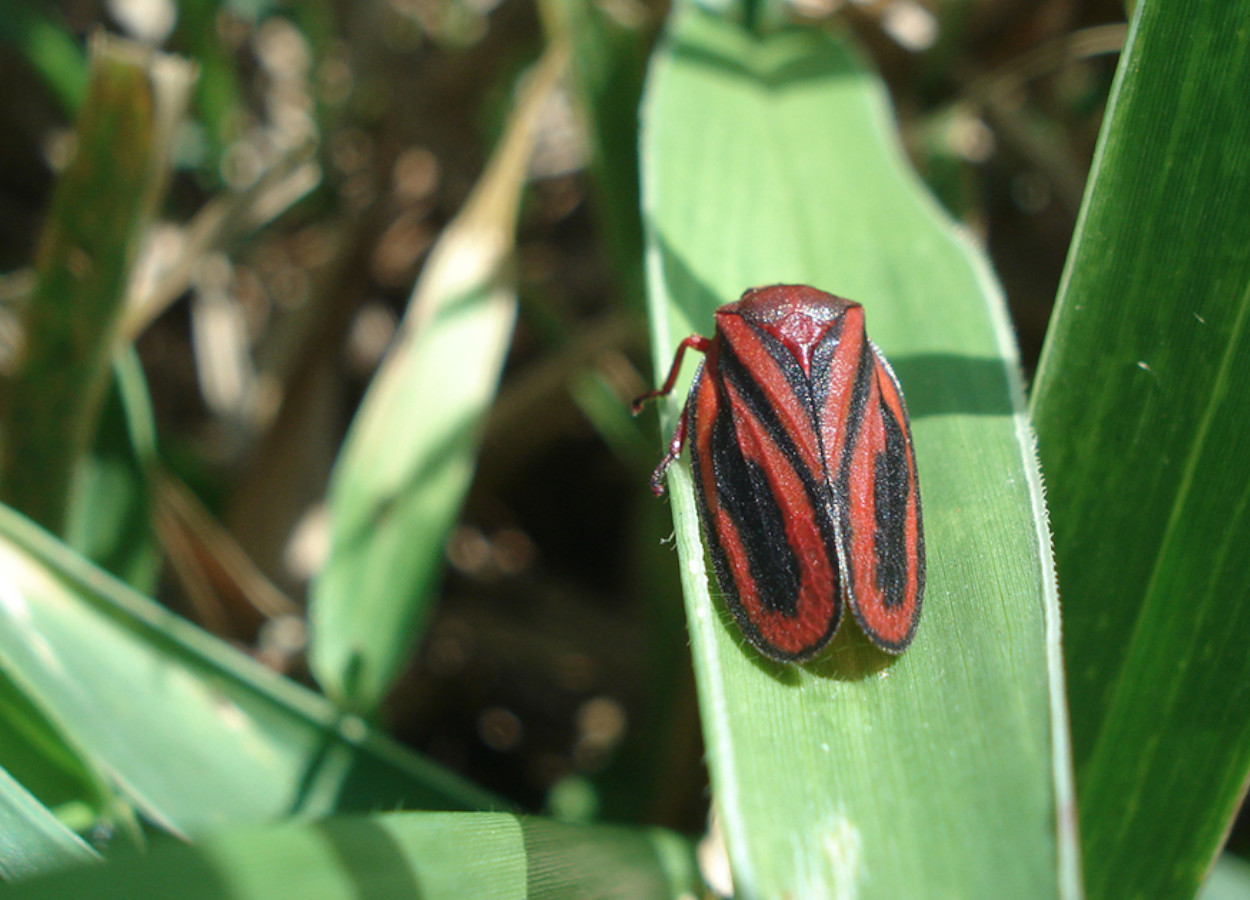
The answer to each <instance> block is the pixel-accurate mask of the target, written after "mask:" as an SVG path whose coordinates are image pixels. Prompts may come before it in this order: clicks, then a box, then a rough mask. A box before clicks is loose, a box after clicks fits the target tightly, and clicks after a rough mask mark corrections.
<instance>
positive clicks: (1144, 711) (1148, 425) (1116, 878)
mask: <svg viewBox="0 0 1250 900" xmlns="http://www.w3.org/2000/svg"><path fill="white" fill-rule="evenodd" d="M1193 12H1195V11H1194V10H1190V9H1185V8H1181V7H1179V6H1177V5H1175V4H1168V3H1161V2H1153V0H1146V2H1142V3H1140V4H1138V5H1137V8H1136V10H1135V18H1134V22H1133V27H1132V29H1131V31H1130V38H1129V42H1128V44H1127V46H1126V47H1125V55H1124V58H1123V59H1122V61H1121V66H1120V71H1119V74H1118V76H1117V80H1116V85H1115V89H1114V91H1113V94H1112V99H1111V105H1110V107H1109V110H1108V113H1107V118H1106V121H1105V123H1104V126H1103V133H1102V137H1101V140H1100V144H1099V149H1098V152H1097V154H1096V156H1095V162H1094V167H1093V170H1092V172H1091V178H1090V187H1089V190H1088V191H1087V195H1086V199H1085V205H1084V207H1083V209H1082V213H1081V219H1080V221H1079V223H1078V227H1077V232H1076V235H1075V237H1074V239H1073V244H1072V248H1071V250H1070V252H1069V258H1068V265H1067V269H1066V271H1065V274H1064V279H1063V284H1062V286H1061V290H1060V297H1059V301H1058V305H1057V307H1056V312H1055V316H1054V321H1053V322H1052V325H1051V329H1050V332H1049V334H1048V335H1047V344H1046V348H1045V351H1044V353H1043V358H1042V363H1041V366H1040V368H1039V371H1038V377H1037V385H1036V390H1035V394H1034V399H1033V409H1034V414H1035V417H1036V421H1037V427H1038V433H1039V444H1040V451H1041V459H1042V463H1043V466H1044V469H1045V471H1046V475H1047V482H1048V493H1049V497H1050V501H1051V505H1052V506H1051V508H1052V510H1053V513H1054V523H1055V552H1056V558H1057V560H1058V563H1059V569H1060V575H1061V580H1062V583H1063V585H1064V603H1065V622H1066V629H1065V634H1066V649H1067V667H1068V677H1069V682H1070V684H1071V706H1072V723H1073V751H1074V759H1075V763H1076V771H1077V780H1078V788H1079V796H1080V801H1081V830H1082V840H1083V846H1084V859H1085V867H1086V880H1087V883H1088V885H1089V887H1090V890H1091V893H1094V894H1095V895H1097V896H1107V897H1154V896H1173V895H1176V896H1180V895H1187V894H1192V893H1193V891H1194V890H1196V888H1197V886H1198V884H1199V883H1200V881H1201V879H1202V877H1203V876H1204V874H1205V872H1206V871H1207V869H1208V867H1209V865H1210V864H1211V860H1212V859H1213V857H1214V854H1215V853H1216V852H1217V850H1218V848H1219V846H1220V844H1221V843H1222V841H1223V837H1224V834H1225V831H1226V828H1227V826H1228V823H1229V820H1230V818H1231V816H1232V815H1233V813H1234V811H1235V810H1236V808H1237V806H1238V805H1239V803H1240V801H1241V797H1242V795H1243V793H1244V785H1245V782H1246V778H1247V774H1248V773H1250V724H1248V723H1250V698H1248V697H1247V696H1246V694H1245V692H1244V690H1243V689H1242V687H1241V686H1242V685H1244V684H1245V683H1246V680H1247V679H1248V678H1250V658H1248V657H1247V655H1246V653H1245V646H1246V643H1247V641H1248V640H1250V608H1248V607H1247V604H1246V603H1245V602H1244V600H1245V598H1246V593H1247V591H1246V579H1245V571H1244V552H1243V550H1242V548H1244V547H1245V545H1246V542H1247V541H1250V488H1248V487H1247V481H1246V477H1245V460H1246V459H1247V458H1250V430H1248V429H1247V427H1246V424H1245V423H1246V422H1247V421H1250V400H1248V399H1247V394H1246V391H1245V389H1244V385H1245V384H1246V382H1247V379H1250V335H1248V334H1247V325H1248V324H1250V260H1247V256H1246V252H1245V248H1246V247H1247V246H1248V245H1250V109H1248V108H1247V106H1246V104H1245V103H1244V99H1245V98H1244V93H1245V92H1244V85H1245V84H1246V83H1247V79H1250V32H1247V30H1246V28H1245V26H1244V23H1245V21H1246V20H1247V17H1248V16H1250V4H1247V3H1245V2H1239V3H1236V4H1233V5H1232V6H1229V5H1227V4H1226V5H1223V6H1221V7H1219V9H1210V10H1207V9H1203V10H1202V13H1201V15H1196V16H1195V15H1193V14H1192V13H1193ZM1234 22H1235V23H1238V25H1237V26H1235V27H1233V26H1230V24H1229V23H1234ZM1091 386H1093V388H1094V389H1091Z"/></svg>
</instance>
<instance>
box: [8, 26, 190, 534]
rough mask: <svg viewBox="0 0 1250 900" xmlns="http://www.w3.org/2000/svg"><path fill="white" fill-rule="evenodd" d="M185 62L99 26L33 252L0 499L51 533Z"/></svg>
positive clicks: (180, 100)
mask: <svg viewBox="0 0 1250 900" xmlns="http://www.w3.org/2000/svg"><path fill="white" fill-rule="evenodd" d="M193 73H194V70H193V68H192V67H191V66H190V64H188V63H187V62H186V61H185V60H180V59H178V58H176V57H172V56H164V55H161V54H157V53H155V52H154V51H152V50H150V49H147V48H144V47H142V46H140V45H137V44H132V43H128V42H126V41H123V40H121V39H118V38H110V37H107V36H104V35H101V36H99V37H97V38H96V39H94V40H93V41H92V53H91V77H90V82H89V84H88V89H87V97H86V100H85V101H84V103H83V106H82V110H81V112H80V114H79V119H78V127H77V130H76V132H75V150H74V158H73V161H72V162H71V163H70V164H69V166H68V167H67V168H66V170H65V171H64V172H63V173H62V174H61V177H60V179H59V180H58V182H57V186H56V191H55V193H54V195H53V198H52V207H51V209H50V210H49V212H48V218H47V221H46V222H45V224H44V228H43V234H42V235H41V238H40V242H39V250H38V256H37V259H36V262H35V269H36V275H37V283H36V286H35V289H34V292H33V294H32V296H31V298H30V303H29V305H28V307H27V308H26V310H25V311H24V314H23V317H22V320H23V340H22V351H21V356H20V357H19V360H18V363H17V371H16V372H15V373H14V375H13V379H12V382H11V383H10V384H9V385H8V388H9V395H8V398H7V399H8V404H7V407H6V409H5V417H4V432H3V447H2V448H0V499H3V500H4V501H5V502H7V503H9V504H10V505H12V506H14V507H16V508H17V509H20V510H22V511H23V512H24V513H26V514H27V515H29V516H30V517H31V518H32V519H34V520H35V521H37V522H39V523H41V524H43V525H44V526H45V527H47V528H49V529H50V530H52V531H54V532H56V533H62V532H63V530H64V527H65V521H66V516H67V510H68V504H69V496H70V491H71V487H72V484H73V479H74V477H75V475H76V470H77V468H78V466H79V464H80V461H81V460H82V458H83V456H84V454H85V453H86V451H87V449H88V447H89V445H90V441H91V439H92V435H93V434H94V432H95V428H96V423H97V421H98V419H99V414H100V408H101V406H102V404H103V401H104V398H105V391H106V389H107V387H108V380H109V363H110V361H111V360H112V357H113V352H114V349H115V336H116V331H117V325H118V323H119V321H120V315H121V311H122V309H123V306H124V302H125V293H126V287H127V284H128V282H129V279H130V276H131V268H132V264H133V262H134V259H135V255H136V253H137V250H138V242H139V238H140V237H141V236H142V234H143V231H144V228H145V227H146V225H147V224H148V221H149V218H150V215H151V213H152V211H153V208H154V207H155V204H156V203H157V201H158V200H159V198H160V197H161V196H162V195H163V193H164V187H165V183H166V180H167V176H168V168H169V148H170V145H171V144H172V137H173V133H174V129H175V127H176V126H177V124H178V122H179V121H180V120H181V117H182V108H183V105H184V103H185V100H186V95H187V92H188V90H189V89H190V86H191V80H192V77H193Z"/></svg>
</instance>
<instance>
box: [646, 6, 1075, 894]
mask: <svg viewBox="0 0 1250 900" xmlns="http://www.w3.org/2000/svg"><path fill="white" fill-rule="evenodd" d="M643 130H644V143H643V148H642V153H643V191H644V216H645V222H646V225H647V228H648V233H647V238H648V254H649V259H648V263H649V269H648V279H649V288H650V302H651V310H652V325H653V333H654V338H655V366H656V372H657V375H659V374H661V373H663V372H664V371H665V370H666V369H667V367H668V364H669V361H670V359H671V354H672V352H673V349H674V347H675V346H676V344H677V342H678V341H679V340H680V339H681V338H682V337H684V336H685V335H687V334H689V333H691V332H700V333H703V334H708V333H710V329H711V326H712V313H713V311H714V310H715V308H716V307H717V306H718V305H720V304H723V303H726V302H729V301H732V300H735V299H737V297H738V296H739V294H740V293H741V292H742V291H743V289H745V288H747V287H751V286H754V285H761V284H770V283H778V282H802V283H809V284H813V285H815V286H817V287H820V288H822V289H825V290H829V291H832V292H834V293H837V294H840V295H843V296H847V297H850V298H853V299H856V300H859V301H861V302H862V303H863V304H864V305H865V307H866V310H867V321H868V329H869V333H870V334H871V335H872V337H873V339H874V340H875V341H876V342H877V343H878V345H879V346H880V347H881V348H882V350H883V351H884V352H885V354H886V355H887V356H888V357H889V358H890V360H891V361H892V363H893V365H894V368H895V370H896V372H897V373H898V375H899V378H900V380H901V381H902V384H903V388H904V390H905V391H906V394H907V402H908V406H909V409H910V412H911V417H912V427H913V431H914V437H915V442H916V450H917V456H918V464H919V469H920V476H921V489H922V492H923V497H924V518H925V529H926V542H927V547H928V566H929V568H928V589H927V593H926V597H925V611H924V616H923V618H922V620H921V623H920V628H919V632H918V634H917V636H916V639H915V642H914V643H913V644H912V646H911V647H910V649H908V650H907V651H906V652H905V653H904V654H903V655H902V656H900V657H898V658H897V659H892V658H887V657H885V656H884V655H883V654H882V653H880V652H879V651H877V650H875V649H874V648H873V647H871V646H870V645H869V644H868V642H867V641H866V639H864V638H863V637H862V635H860V634H859V633H858V632H857V631H856V628H855V626H854V624H853V623H851V622H847V623H845V624H844V625H843V629H844V630H843V633H842V634H840V635H839V637H838V639H837V640H836V641H835V642H834V645H833V646H832V647H831V648H830V650H829V651H828V652H827V653H826V654H824V655H823V656H822V658H820V659H818V660H817V661H814V662H812V663H810V664H807V665H804V666H788V665H782V664H776V663H772V662H770V661H768V660H766V659H763V658H761V657H760V655H759V654H757V653H755V652H754V651H753V650H752V649H751V648H750V647H749V646H747V644H746V642H745V641H744V639H743V638H742V637H741V635H740V634H739V633H738V632H737V631H736V629H735V627H734V626H733V625H732V622H731V621H730V620H729V618H728V614H727V612H726V610H725V608H724V606H723V604H722V603H721V602H720V601H719V599H713V597H716V596H717V595H718V594H719V591H718V590H717V589H716V588H715V586H714V585H712V584H709V570H708V567H707V565H706V563H705V559H704V551H703V545H702V543H701V541H700V538H699V532H698V524H697V518H696V515H695V508H694V497H693V493H692V490H691V482H690V474H689V469H688V468H687V466H686V464H685V462H684V461H683V462H682V463H680V464H679V465H676V466H674V467H673V468H672V469H671V470H670V475H669V487H670V489H671V496H672V505H673V513H674V519H675V522H676V528H677V545H678V550H679V554H680V558H681V561H682V567H683V578H684V581H685V589H686V603H687V618H688V622H689V627H690V632H691V644H692V651H693V654H694V657H695V668H696V675H697V678H698V681H699V691H700V702H701V708H702V715H703V725H704V734H705V739H706V744H707V751H708V763H709V767H710V769H711V776H712V788H713V796H714V798H715V801H716V804H717V807H718V808H719V811H720V821H721V825H722V828H723V831H724V836H725V840H726V843H727V846H728V852H729V859H730V861H731V863H732V867H733V872H734V876H735V879H736V885H737V891H738V893H737V896H739V897H743V898H754V897H761V898H772V897H803V898H808V900H810V898H820V897H885V898H898V897H1017V898H1028V897H1056V896H1064V897H1075V896H1077V895H1078V894H1079V891H1080V889H1079V885H1078V884H1077V880H1076V856H1075V848H1074V845H1075V835H1074V831H1073V822H1072V817H1071V810H1072V797H1071V794H1070V772H1069V759H1068V747H1067V730H1066V729H1067V726H1066V722H1065V719H1064V712H1063V705H1062V697H1063V687H1062V685H1063V682H1062V676H1063V672H1062V667H1061V665H1060V662H1059V646H1058V634H1059V629H1058V617H1057V616H1058V613H1057V602H1056V596H1055V584H1054V580H1053V575H1052V570H1051V560H1050V554H1049V546H1048V535H1047V528H1046V520H1045V513H1044V509H1043V505H1042V497H1041V488H1040V483H1039V478H1038V472H1037V469H1036V465H1035V463H1034V460H1033V448H1032V439H1031V435H1030V432H1029V427H1028V424H1027V421H1026V419H1025V416H1024V410H1023V401H1022V396H1021V389H1020V383H1019V379H1018V375H1017V362H1016V351H1015V348H1014V346H1013V343H1012V339H1011V336H1010V331H1009V329H1008V327H1007V322H1006V314H1005V312H1004V309H1003V306H1002V300H1001V297H1000V294H999V291H998V288H997V287H996V285H995V284H994V281H993V279H992V277H991V276H990V274H989V272H988V271H987V269H986V266H985V263H984V260H983V258H982V256H981V254H980V253H979V252H977V251H976V250H975V249H974V248H973V247H971V246H969V245H968V244H967V243H966V242H965V241H963V240H961V239H960V238H959V237H958V235H957V234H956V233H955V230H954V229H953V227H952V226H951V224H950V222H949V221H948V220H947V219H946V218H945V217H944V216H943V215H942V213H940V212H939V210H938V208H937V206H936V204H935V203H934V202H933V201H932V199H931V198H930V197H928V196H927V195H926V194H925V193H924V191H923V189H922V188H921V187H920V186H919V183H918V181H917V179H916V178H915V176H914V174H913V173H912V172H911V171H910V170H909V169H908V168H907V166H906V164H905V163H904V161H903V160H902V158H901V154H900V152H899V148H898V145H897V139H896V136H895V135H894V133H893V131H892V124H891V121H890V115H889V110H888V105H887V102H886V98H885V92H884V90H883V87H882V85H881V83H880V81H879V80H878V79H877V78H876V77H875V76H874V75H873V74H872V73H870V72H869V71H867V70H866V69H865V67H864V65H863V63H862V62H861V60H860V59H859V57H858V56H857V55H856V54H855V53H854V52H853V51H852V50H851V48H849V47H848V46H847V43H846V42H845V40H843V39H841V38H837V37H830V36H828V35H826V34H824V33H821V32H817V31H809V30H797V29H791V30H785V31H780V32H777V33H774V34H771V35H769V36H766V37H756V36H752V35H749V34H747V33H745V32H744V31H743V30H741V29H740V28H739V27H737V26H735V25H732V24H730V23H728V22H725V21H723V20H721V19H717V18H715V17H713V16H711V15H709V14H706V13H703V12H701V11H698V10H694V9H686V10H684V11H679V12H678V13H677V16H676V19H675V21H674V22H672V23H670V33H669V35H668V39H667V41H666V43H665V44H664V45H663V46H662V47H661V49H660V50H659V51H658V54H657V56H656V58H655V60H654V63H653V66H652V69H651V72H650V76H649V86H648V91H647V95H646V101H645V105H644V118H643ZM692 368H693V366H689V367H688V368H687V370H686V371H687V376H686V377H687V378H688V377H689V372H690V370H691V369H692ZM677 393H679V394H680V391H678V392H677ZM681 402H682V398H681V397H680V396H678V397H675V398H674V399H673V400H672V401H671V402H670V403H669V404H668V406H667V411H668V413H669V415H668V426H669V427H670V428H671V426H672V423H673V420H674V416H675V414H676V412H677V410H678V408H679V406H680V404H681ZM848 619H849V617H848Z"/></svg>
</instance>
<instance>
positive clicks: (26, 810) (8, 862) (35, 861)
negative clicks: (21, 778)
mask: <svg viewBox="0 0 1250 900" xmlns="http://www.w3.org/2000/svg"><path fill="white" fill-rule="evenodd" d="M0 835H3V839H2V840H0V881H15V880H17V879H19V878H26V877H29V876H32V875H36V874H41V873H46V872H50V871H53V870H55V869H59V868H62V867H65V866H69V865H73V864H75V863H84V862H89V861H91V860H93V859H96V853H95V851H94V850H92V849H91V848H90V847H89V846H87V844H86V842H85V841H83V840H82V838H80V837H78V835H76V834H74V832H72V831H70V830H69V829H68V828H66V827H65V826H64V825H63V824H61V822H60V821H59V820H58V819H57V818H56V816H54V815H52V813H51V811H50V810H49V809H48V808H47V807H46V806H44V805H43V804H42V803H40V802H39V801H38V800H36V799H35V797H34V796H33V795H32V794H30V792H29V791H27V790H26V789H25V788H23V787H22V786H21V785H20V784H18V782H16V781H15V780H14V779H13V776H12V775H10V774H9V773H8V772H6V771H5V770H4V769H2V768H0Z"/></svg>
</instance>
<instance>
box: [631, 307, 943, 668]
mask: <svg viewBox="0 0 1250 900" xmlns="http://www.w3.org/2000/svg"><path fill="white" fill-rule="evenodd" d="M683 346H692V347H694V348H695V349H701V350H705V351H706V353H707V357H706V359H705V361H704V364H703V365H702V366H701V367H700V369H699V372H698V373H697V374H696V376H695V380H694V384H693V386H692V387H691V391H690V397H689V399H688V400H687V403H686V408H685V411H684V419H683V422H682V425H681V426H680V427H679V429H678V432H677V434H676V435H675V437H674V441H673V444H672V446H671V447H670V452H669V454H668V455H667V456H666V457H665V459H664V461H663V462H662V463H661V465H660V468H659V469H657V471H656V478H655V484H656V485H659V484H661V481H660V479H661V477H662V474H663V471H664V469H665V468H666V467H667V465H668V464H669V463H670V462H672V460H673V458H675V456H676V455H677V453H678V452H679V451H680V449H681V444H682V442H683V440H685V441H688V442H689V443H690V447H691V466H692V469H693V471H694V476H695V485H696V493H697V497H698V505H699V515H700V520H701V522H702V525H703V531H704V534H705V536H706V539H707V542H708V545H709V549H710V551H711V555H712V562H713V565H714V567H715V569H716V575H717V580H718V581H719V583H720V586H721V590H722V592H723V594H724V596H725V601H726V604H727V605H728V607H729V609H730V610H731V611H732V612H733V614H734V617H735V618H736V619H737V621H738V624H739V626H740V627H741V628H742V631H743V633H744V634H745V635H746V636H747V638H748V639H749V640H750V641H751V643H752V644H753V645H754V646H755V647H756V648H757V649H759V650H760V651H761V652H762V653H764V654H766V655H768V656H771V657H773V658H775V659H782V660H789V661H798V660H803V659H807V658H810V657H811V656H812V655H814V654H815V653H817V652H818V651H819V650H820V649H821V648H822V647H823V646H824V645H825V644H827V643H828V642H829V640H830V638H832V636H833V634H834V632H835V631H836V630H837V627H838V624H839V622H840V620H841V617H842V608H843V604H844V603H847V604H849V605H850V607H851V609H852V611H853V613H854V615H855V618H856V620H857V621H858V623H859V625H860V627H861V628H862V630H863V631H864V632H865V634H867V635H868V637H869V638H871V639H872V641H873V642H874V643H876V644H877V645H878V646H879V647H881V648H882V649H884V650H887V651H889V652H892V653H898V652H901V651H902V650H903V649H905V648H906V646H907V645H908V643H910V641H911V638H912V635H913V633H914V631H915V626H916V621H917V619H918V617H919V613H920V606H921V599H922V596H923V592H924V566H925V563H924V537H923V531H922V527H921V514H920V496H919V490H918V486H917V479H916V464H915V457H914V453H913V451H912V446H911V434H910V431H909V427H908V422H907V414H906V411H905V409H904V407H903V401H902V395H901V392H900V391H899V387H898V381H897V379H896V378H895V377H894V373H893V372H892V371H891V370H890V368H889V365H888V364H887V363H886V362H885V360H884V358H883V357H882V356H881V354H880V353H879V351H878V350H877V349H876V347H874V346H873V344H872V343H871V342H870V341H869V340H868V338H867V336H866V334H865V332H864V319H863V309H862V307H860V306H859V305H858V304H856V303H852V302H851V301H848V300H843V299H841V298H838V297H834V296H833V295H831V294H826V293H824V292H822V291H817V290H815V289H814V288H808V287H801V286H786V285H778V286H774V287H769V288H759V289H755V290H751V291H747V292H746V293H745V294H744V295H743V297H742V299H741V300H739V301H738V302H737V303H731V304H728V305H727V306H724V307H721V309H720V310H718V311H717V314H716V334H715V337H713V338H712V340H711V341H705V340H702V339H698V338H689V339H687V341H686V342H684V343H683ZM679 363H680V353H679V355H678V358H677V360H675V362H674V367H673V371H672V372H671V373H670V375H669V378H668V380H667V381H666V383H665V386H664V388H661V390H660V391H656V392H653V393H652V394H651V395H648V396H655V395H658V394H662V393H667V390H669V389H671V387H672V383H673V380H674V378H675V376H676V369H677V365H678V364H679Z"/></svg>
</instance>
